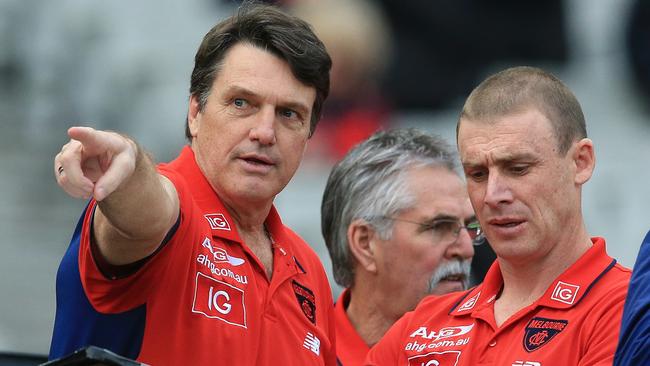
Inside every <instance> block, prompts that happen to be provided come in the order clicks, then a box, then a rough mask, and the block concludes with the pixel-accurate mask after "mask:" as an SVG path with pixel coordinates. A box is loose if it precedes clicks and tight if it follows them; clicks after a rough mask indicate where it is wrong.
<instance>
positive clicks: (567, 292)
mask: <svg viewBox="0 0 650 366" xmlns="http://www.w3.org/2000/svg"><path fill="white" fill-rule="evenodd" d="M578 290H580V286H578V285H572V284H570V283H566V282H562V281H557V285H555V289H554V290H553V294H552V295H551V300H555V301H559V302H563V303H565V304H569V305H573V302H574V301H576V296H578Z"/></svg>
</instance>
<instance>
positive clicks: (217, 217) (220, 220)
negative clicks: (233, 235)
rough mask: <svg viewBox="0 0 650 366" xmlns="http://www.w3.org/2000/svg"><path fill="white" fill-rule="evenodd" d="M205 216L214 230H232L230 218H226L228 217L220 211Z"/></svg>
mask: <svg viewBox="0 0 650 366" xmlns="http://www.w3.org/2000/svg"><path fill="white" fill-rule="evenodd" d="M203 217H205V219H206V220H208V223H209V224H210V227H211V228H212V230H226V231H230V224H229V223H228V220H226V217H225V216H224V215H223V214H220V213H214V214H205V215H203Z"/></svg>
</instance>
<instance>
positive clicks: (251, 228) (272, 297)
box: [50, 4, 336, 365]
mask: <svg viewBox="0 0 650 366" xmlns="http://www.w3.org/2000/svg"><path fill="white" fill-rule="evenodd" d="M330 66H331V62H330V58H329V56H328V54H327V52H326V51H325V48H324V46H323V44H322V43H321V42H320V41H319V40H318V38H316V36H315V35H314V34H313V32H312V31H311V29H310V27H309V26H308V25H307V24H306V23H305V22H303V21H301V20H299V19H297V18H295V17H292V16H288V15H286V14H284V13H283V12H281V11H279V10H277V9H275V8H273V7H270V6H265V5H251V4H247V5H245V6H244V7H242V8H241V9H240V11H239V13H238V14H236V15H234V16H233V17H231V18H229V19H226V20H225V21H223V22H221V23H219V24H218V25H216V26H215V27H214V28H213V29H212V30H211V31H210V32H208V34H207V35H206V36H205V38H204V40H203V42H202V43H201V45H200V47H199V50H198V52H197V54H196V58H195V67H194V71H193V73H192V81H191V87H190V93H191V95H190V101H189V108H188V118H187V129H186V134H187V137H188V139H189V140H190V146H188V147H185V148H184V149H183V151H182V152H181V154H180V156H179V157H178V158H177V159H176V160H174V161H172V162H171V163H169V164H162V165H160V166H159V167H158V168H157V169H156V166H155V165H154V164H153V163H152V161H151V159H150V158H149V157H148V156H147V154H146V153H144V152H143V150H142V148H141V147H139V146H138V145H137V144H136V143H135V142H134V141H133V140H132V139H130V138H127V137H125V136H122V135H119V134H117V133H113V132H106V131H97V130H94V129H92V128H88V127H73V128H70V129H69V130H68V134H69V136H70V137H71V140H70V142H69V143H68V144H66V145H65V146H64V147H63V148H62V150H61V152H60V153H59V154H58V155H57V157H56V158H55V161H54V165H55V174H56V177H57V181H58V183H59V185H60V186H61V187H62V188H63V189H64V190H65V191H66V192H68V193H69V194H70V195H72V196H74V197H83V198H92V199H91V202H90V204H89V205H88V207H87V208H86V210H85V213H84V215H83V216H82V219H81V221H80V224H79V225H78V228H77V232H76V233H75V236H74V237H73V242H72V243H71V246H70V249H69V250H68V253H67V254H66V256H65V257H64V260H63V262H62V264H61V267H60V269H59V273H58V276H57V317H56V324H55V329H54V336H53V342H52V349H51V354H50V356H51V357H57V356H60V355H62V354H65V353H67V352H71V351H72V350H74V349H75V348H77V347H81V346H85V345H89V344H94V345H97V346H101V347H105V348H109V349H111V350H113V351H115V352H117V353H120V354H122V355H124V356H128V357H133V358H137V359H138V360H139V361H142V362H144V363H147V364H152V365H214V364H223V365H270V364H274V365H275V364H282V365H323V364H325V365H334V364H335V362H336V361H335V333H334V323H333V306H332V298H331V291H330V287H329V284H328V282H327V277H326V275H325V272H324V270H323V268H322V265H321V263H320V261H319V259H318V257H317V256H316V254H315V253H314V252H313V251H312V250H311V248H309V246H308V245H307V244H306V243H305V242H304V241H303V240H302V239H300V238H299V237H298V236H297V235H296V234H295V233H293V232H292V231H291V230H290V229H289V228H287V227H285V226H284V225H283V224H282V222H281V221H280V217H279V215H278V213H277V212H276V210H275V208H274V207H273V200H274V198H275V196H276V195H277V194H278V193H279V192H280V191H281V190H282V189H283V188H284V187H285V185H286V184H287V183H288V182H289V180H290V179H291V177H292V176H293V175H294V173H295V171H296V169H297V168H298V165H299V163H300V160H301V158H302V154H303V151H304V149H305V145H306V143H307V140H308V138H309V137H310V136H311V134H312V133H313V132H314V129H315V127H316V123H317V121H318V119H319V117H320V110H321V108H322V103H323V101H324V99H325V98H326V97H327V94H328V90H329V69H330Z"/></svg>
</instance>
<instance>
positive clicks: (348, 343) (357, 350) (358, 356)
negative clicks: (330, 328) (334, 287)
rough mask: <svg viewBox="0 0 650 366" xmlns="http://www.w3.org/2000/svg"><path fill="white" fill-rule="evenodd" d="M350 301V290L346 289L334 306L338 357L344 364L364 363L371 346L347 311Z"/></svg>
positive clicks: (350, 365)
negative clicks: (360, 334) (351, 320)
mask: <svg viewBox="0 0 650 366" xmlns="http://www.w3.org/2000/svg"><path fill="white" fill-rule="evenodd" d="M349 303H350V290H349V289H345V290H343V293H341V296H340V297H339V299H338V300H337V301H336V305H335V306H334V319H335V320H336V357H338V359H339V362H340V364H341V365H342V366H358V365H361V364H363V360H364V359H365V358H366V355H367V354H368V351H370V347H368V345H367V344H366V342H365V341H364V340H363V339H361V337H360V336H359V334H358V333H357V331H356V329H354V326H353V325H352V323H350V319H348V315H347V314H346V312H345V309H346V308H347V305H348V304H349Z"/></svg>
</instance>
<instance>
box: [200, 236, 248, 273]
mask: <svg viewBox="0 0 650 366" xmlns="http://www.w3.org/2000/svg"><path fill="white" fill-rule="evenodd" d="M201 245H202V246H204V247H205V248H208V250H210V253H212V258H213V259H214V262H215V263H224V262H225V263H228V264H230V265H231V266H239V265H242V264H244V260H243V259H242V258H237V257H233V256H230V255H229V254H228V253H226V250H225V249H223V248H216V247H214V246H212V241H211V240H210V238H208V237H207V236H206V237H205V238H204V239H203V243H201Z"/></svg>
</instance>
